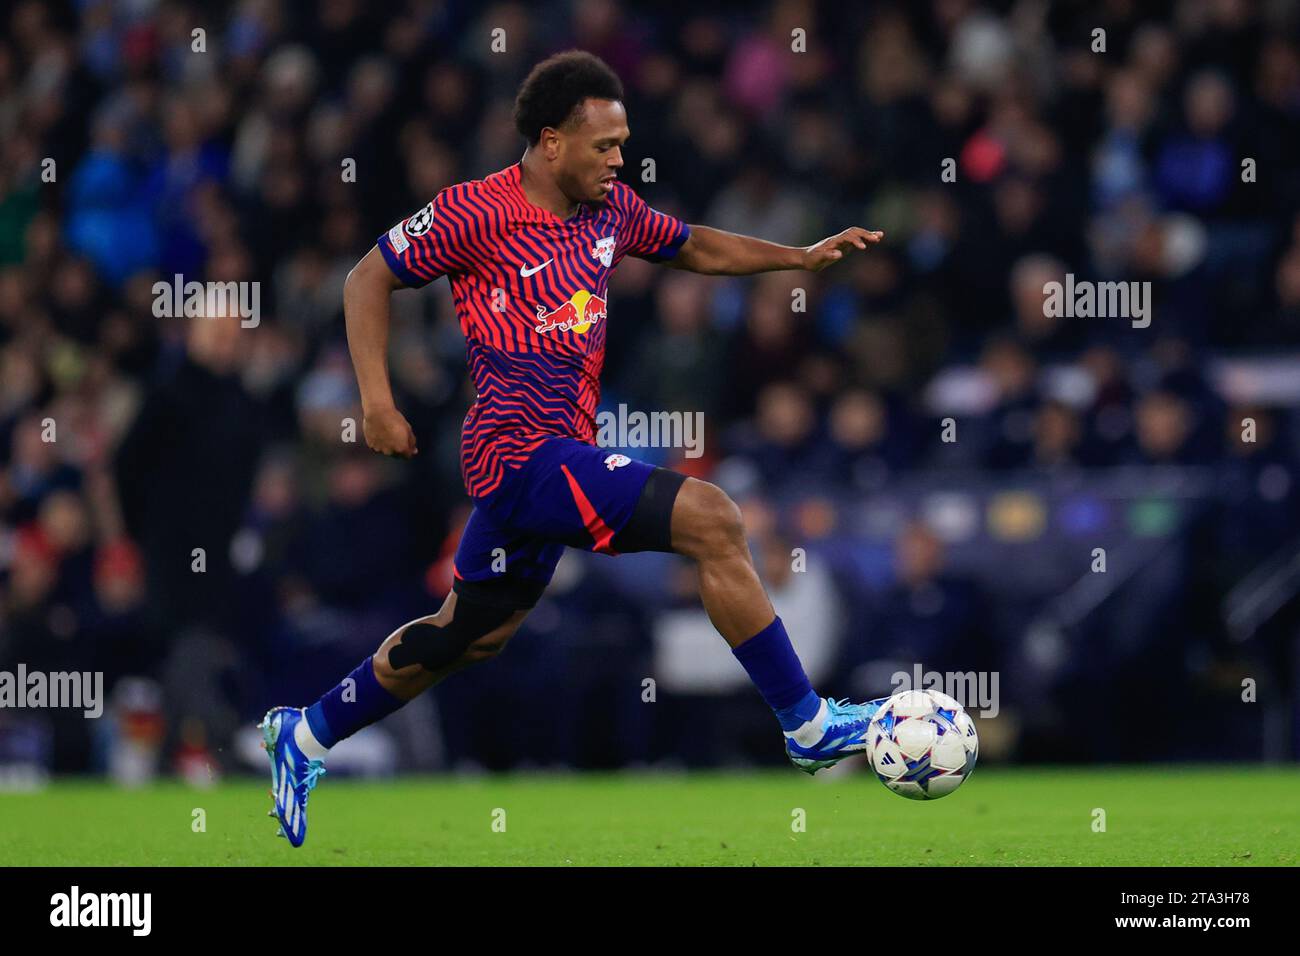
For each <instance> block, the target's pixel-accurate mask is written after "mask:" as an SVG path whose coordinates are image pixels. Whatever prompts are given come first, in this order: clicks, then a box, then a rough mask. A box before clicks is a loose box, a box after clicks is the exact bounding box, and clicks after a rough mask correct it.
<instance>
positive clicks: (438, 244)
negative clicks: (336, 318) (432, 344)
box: [343, 183, 485, 458]
mask: <svg viewBox="0 0 1300 956" xmlns="http://www.w3.org/2000/svg"><path fill="white" fill-rule="evenodd" d="M482 208H483V207H482V205H481V203H479V202H478V201H477V200H476V197H475V196H474V195H473V194H472V186H471V185H470V184H465V183H462V184H460V185H457V186H452V187H449V188H447V189H444V190H443V191H442V192H440V193H439V194H438V195H437V196H435V197H434V199H433V201H432V202H430V203H428V204H427V205H426V206H425V207H424V208H423V209H421V210H419V211H418V212H417V213H415V215H413V216H411V217H410V218H408V219H404V220H403V221H401V222H399V223H398V224H397V225H395V226H393V228H392V229H389V230H388V232H386V233H384V234H383V235H382V236H380V237H379V241H378V242H377V243H375V246H374V248H373V249H371V250H370V251H369V252H368V253H366V256H365V258H363V259H362V260H361V261H360V262H359V263H357V266H356V268H354V269H353V270H352V271H351V272H350V273H348V279H347V282H346V283H345V284H344V286H343V316H344V321H345V322H346V324H347V330H348V350H349V351H350V352H351V353H352V365H353V367H354V368H355V369H356V373H357V385H358V386H359V387H360V389H361V411H362V414H363V415H364V419H363V422H362V431H363V432H364V434H365V436H366V444H367V445H368V446H369V447H371V448H373V449H374V450H375V451H377V452H380V453H382V454H385V455H400V456H401V457H403V458H410V457H411V456H412V455H414V454H416V452H417V451H418V449H417V448H416V447H415V433H414V432H413V431H412V430H411V426H410V424H409V423H408V422H407V421H406V418H405V417H403V415H402V413H401V412H399V411H398V410H397V405H396V403H395V402H394V401H393V389H392V386H391V385H390V384H389V381H388V317H389V297H390V296H391V295H392V294H393V292H394V291H395V290H397V289H404V288H405V289H418V288H421V287H422V286H425V285H427V284H428V283H429V282H432V281H433V280H434V279H436V278H438V277H439V276H441V275H446V274H448V273H456V272H465V271H467V270H469V269H470V268H472V266H473V263H474V257H475V255H476V254H477V253H478V250H479V249H480V247H481V246H482V244H483V241H484V240H483V236H484V231H485V222H484V217H483V216H482V214H481V213H482Z"/></svg>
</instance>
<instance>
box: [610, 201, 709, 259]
mask: <svg viewBox="0 0 1300 956" xmlns="http://www.w3.org/2000/svg"><path fill="white" fill-rule="evenodd" d="M616 188H619V189H620V192H621V193H622V195H621V196H620V200H621V204H622V207H623V208H622V212H623V215H624V217H625V219H626V225H625V226H624V228H623V232H624V236H623V239H624V243H625V245H624V247H623V249H622V252H623V254H624V255H629V256H635V257H636V258H638V259H648V260H650V261H651V262H666V261H667V260H669V259H672V258H673V257H674V256H676V255H677V250H679V249H681V247H682V243H684V242H685V241H686V240H687V239H688V238H689V237H690V235H691V227H690V226H688V225H687V224H686V223H684V222H682V221H681V220H680V219H678V218H677V217H676V216H670V215H668V214H667V213H663V212H660V211H659V210H658V209H652V208H651V207H650V206H648V205H646V203H645V201H644V200H643V199H642V198H641V197H640V196H638V195H637V194H636V193H635V192H633V191H632V190H631V189H630V188H628V187H626V186H623V185H622V184H621V183H620V184H619V185H618V187H616Z"/></svg>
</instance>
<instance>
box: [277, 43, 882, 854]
mask: <svg viewBox="0 0 1300 956" xmlns="http://www.w3.org/2000/svg"><path fill="white" fill-rule="evenodd" d="M622 100H623V86H622V84H621V82H620V81H619V79H618V77H617V76H616V75H615V74H614V72H613V71H612V70H611V69H610V68H609V67H608V66H607V65H606V64H605V63H604V62H603V61H602V60H600V59H598V58H597V57H595V56H592V55H590V54H588V53H584V52H580V51H569V52H566V53H561V54H558V55H556V56H553V57H551V58H549V59H547V60H545V61H543V62H542V63H540V64H538V65H537V66H536V67H535V68H534V69H533V70H532V72H531V73H530V74H529V76H528V78H527V79H526V80H525V81H524V83H523V85H522V86H521V88H520V90H519V93H518V96H517V98H516V101H515V109H514V119H515V126H516V128H517V129H518V131H519V133H520V134H521V135H522V136H523V137H524V139H525V141H526V142H527V148H526V149H525V150H524V154H523V158H522V159H521V160H520V161H519V162H518V163H515V164H514V165H513V166H509V167H507V168H506V169H503V170H501V171H499V172H496V173H493V174H492V175H490V176H488V177H487V178H485V179H481V180H474V181H472V182H465V183H459V184H457V185H454V186H449V187H447V188H446V189H444V190H442V191H441V192H440V193H438V195H437V196H435V197H434V199H433V201H432V202H430V203H429V204H428V205H427V206H425V207H424V208H423V209H421V210H420V211H419V212H417V213H415V214H414V215H413V216H411V217H410V218H409V219H406V220H405V221H403V222H401V223H398V224H397V225H395V226H393V228H392V229H390V230H389V231H388V232H387V233H385V234H384V235H382V236H380V237H379V239H378V242H377V243H376V245H375V246H374V248H372V249H371V250H370V251H369V252H368V253H367V254H366V255H365V257H364V258H362V260H361V261H360V262H359V263H357V265H356V267H355V268H354V269H353V270H352V271H351V272H350V273H349V275H348V278H347V282H346V284H345V286H344V290H343V309H344V316H345V321H346V325H347V336H348V346H349V349H350V351H351V355H352V363H353V366H354V367H355V369H356V375H357V382H358V384H359V386H360V390H361V404H362V411H363V413H364V424H363V430H364V433H365V438H366V444H367V445H368V446H369V447H370V448H371V449H373V450H374V451H377V452H380V453H382V454H386V455H394V456H400V457H402V458H410V457H411V456H413V455H415V454H416V453H417V448H416V442H415V434H414V432H412V430H411V426H410V425H409V424H408V423H407V421H406V419H405V418H404V417H403V416H402V413H401V411H399V410H398V408H397V407H396V405H395V403H394V401H393V394H392V389H391V387H390V385H389V379H388V368H387V350H388V325H389V297H390V296H391V294H392V293H393V292H394V291H395V290H397V289H401V288H419V287H421V286H423V285H425V284H427V283H429V282H431V281H433V280H434V279H437V278H438V277H439V276H442V275H446V276H447V277H448V280H449V281H450V283H451V290H452V295H453V298H454V301H455V307H456V314H457V316H458V318H459V320H460V327H461V331H462V332H463V333H464V336H465V342H466V349H467V355H468V361H469V369H470V374H471V375H472V376H473V379H474V385H475V388H476V391H477V397H476V399H475V401H474V403H473V406H472V407H471V408H470V410H469V414H468V415H466V417H465V422H464V427H463V430H462V435H461V475H462V478H463V479H464V483H465V490H466V491H467V492H468V493H469V495H470V497H471V498H472V499H473V502H474V509H473V512H472V513H471V515H470V518H469V521H468V523H467V524H466V526H465V530H464V532H463V533H462V535H461V539H460V544H459V547H458V549H457V551H456V557H455V561H454V563H453V572H454V574H453V581H452V588H451V592H450V593H449V594H448V595H447V598H446V601H445V602H444V603H443V605H442V607H441V608H440V609H439V610H438V612H437V613H436V614H431V615H428V616H426V617H421V618H418V619H417V620H414V621H411V622H409V623H407V624H403V625H402V626H401V627H399V628H398V629H397V630H395V631H394V632H393V633H392V634H390V635H389V636H388V637H387V638H386V639H385V640H384V641H383V643H382V644H380V646H379V648H378V650H376V651H375V653H374V655H373V656H371V657H368V658H366V660H364V661H362V662H361V664H360V665H358V666H357V668H356V669H355V670H354V671H352V673H351V674H349V675H348V676H347V677H346V678H344V679H343V680H342V681H341V682H340V683H339V685H338V686H336V687H335V688H334V689H332V690H330V691H329V692H327V693H326V694H325V695H324V696H322V697H321V698H320V700H318V701H317V702H316V703H314V704H312V705H311V706H310V707H306V708H296V707H275V708H273V709H272V710H271V711H270V712H268V713H267V715H266V717H265V718H264V719H263V721H262V723H261V725H260V727H261V730H262V735H263V741H264V746H265V747H266V749H267V752H268V754H269V756H270V759H271V782H272V795H273V798H274V801H275V810H274V815H275V816H276V817H277V818H278V819H279V821H280V827H281V832H282V833H283V835H285V836H287V837H288V839H289V842H290V843H291V844H292V845H293V846H301V845H302V843H303V841H304V840H305V839H306V836H307V798H308V795H309V793H310V792H311V791H312V789H313V788H314V787H315V786H316V784H317V782H318V780H319V778H320V776H321V775H322V774H324V772H325V765H324V761H325V759H326V756H327V754H328V753H329V750H330V748H331V747H333V746H334V745H335V744H337V743H338V742H339V741H340V740H343V739H344V738H346V737H349V736H351V735H352V734H355V733H356V732H357V731H358V730H360V729H361V728H362V727H365V726H367V725H369V724H372V723H374V722H375V721H377V720H380V719H381V718H383V717H386V716H387V715H389V714H391V713H392V712H393V711H395V710H397V709H398V708H399V707H401V706H402V705H403V704H405V703H406V702H407V701H409V700H411V699H413V698H414V697H416V696H417V695H419V694H422V693H423V692H424V691H426V690H428V689H429V688H430V687H432V686H434V685H435V684H437V683H439V682H440V681H442V680H443V679H445V678H446V677H448V676H450V675H451V674H454V673H455V672H456V671H459V670H461V669H462V668H465V667H467V666H469V665H470V664H473V663H475V662H478V661H483V660H487V659H489V658H491V657H494V656H495V655H497V654H499V653H500V652H501V650H502V649H503V648H504V647H505V646H506V643H507V642H508V641H509V640H510V638H511V636H512V635H513V634H514V633H515V631H517V630H518V629H519V625H520V624H522V623H523V621H524V619H525V618H526V617H527V616H528V613H529V611H530V609H531V608H532V607H533V606H534V605H535V604H536V603H537V601H538V599H539V598H540V597H541V595H542V592H543V591H545V590H546V586H547V584H548V583H549V582H550V580H551V575H552V573H553V572H554V570H555V566H556V564H557V562H558V561H559V559H560V556H561V554H562V553H563V552H564V549H565V548H566V547H571V548H582V549H584V550H587V551H597V552H600V553H602V554H608V555H619V554H627V553H631V552H637V551H669V552H673V553H676V554H680V555H683V556H685V557H687V558H689V559H690V560H692V561H694V562H696V563H697V564H698V565H699V582H700V599H701V601H702V602H703V604H704V609H705V611H706V612H707V613H708V615H709V620H710V621H711V622H712V623H713V626H714V627H715V628H717V630H718V633H719V634H721V635H722V637H723V639H724V640H726V642H727V643H728V644H729V645H730V646H731V648H732V652H733V653H734V654H735V656H736V659H737V660H738V661H739V662H740V663H741V665H742V666H743V667H744V668H745V671H746V672H747V673H748V674H749V676H750V678H751V680H753V682H754V685H755V687H756V688H757V689H758V692H759V693H760V694H761V695H762V696H763V698H764V700H766V701H767V703H768V704H769V705H770V706H771V708H772V710H773V711H774V712H775V714H776V718H777V721H778V722H779V723H780V725H781V729H782V731H783V732H784V734H785V748H786V751H787V753H788V754H789V757H790V760H791V761H792V762H793V763H794V764H795V765H796V766H798V767H800V768H801V769H803V770H805V771H807V772H808V773H815V772H816V771H817V770H819V769H821V768H823V767H829V766H831V765H833V764H835V763H837V762H839V761H840V760H842V759H843V758H844V757H846V756H848V755H849V754H852V753H857V752H860V751H862V750H864V749H865V747H866V742H865V736H866V730H867V725H868V723H869V722H870V720H871V717H872V715H873V714H874V713H875V711H876V709H877V708H878V706H879V704H880V701H871V702H868V703H865V704H852V703H849V702H848V701H836V700H833V699H830V698H823V697H821V696H820V695H819V694H818V693H817V692H816V691H814V690H813V688H812V686H811V684H810V683H809V681H808V677H807V675H806V674H805V673H804V670H803V666H802V665H801V664H800V662H799V658H798V656H797V655H796V654H795V651H794V648H793V647H792V646H791V644H790V639H789V637H787V635H786V630H785V625H784V624H783V623H782V621H781V619H780V618H779V617H778V616H777V615H776V613H775V612H774V610H773V608H772V603H771V601H769V600H768V597H767V594H766V592H765V591H764V590H763V585H762V584H761V583H760V581H759V578H758V574H757V573H756V572H755V570H754V562H753V559H752V558H751V556H750V553H749V546H748V544H747V542H746V539H745V533H744V527H743V524H742V521H741V513H740V509H739V508H738V507H737V506H736V503H735V502H734V501H732V500H731V498H729V497H728V496H727V494H726V493H725V492H723V491H722V490H721V489H719V488H718V487H717V486H715V485H712V484H709V483H708V482H705V481H700V480H697V479H695V478H688V477H686V476H684V475H681V474H678V473H677V472H674V471H671V470H669V469H666V468H661V467H656V466H653V465H650V464H647V463H645V462H641V461H636V460H635V459H631V458H628V457H627V456H625V455H615V454H608V453H606V452H605V451H603V450H602V449H600V448H598V447H596V445H595V435H596V419H595V414H596V407H597V404H598V403H599V400H600V372H601V367H602V365H603V362H604V356H605V334H606V328H607V325H608V322H609V316H608V314H607V309H606V301H607V297H608V293H607V292H606V289H607V286H608V284H609V276H610V273H611V272H612V271H613V270H614V268H615V267H616V266H617V265H618V264H619V262H620V261H621V260H622V259H623V257H624V256H635V257H637V258H640V259H646V260H649V261H651V262H662V263H664V264H665V265H667V266H669V267H670V268H674V269H685V270H688V271H690V272H698V273H702V274H705V275H751V274H753V273H759V272H772V271H775V270H781V269H803V270H807V271H810V272H819V271H821V270H822V269H824V268H826V267H827V266H829V265H831V264H832V263H835V262H837V261H839V260H840V259H841V258H843V257H844V255H845V254H847V253H848V252H851V251H852V250H854V249H865V248H866V247H867V244H868V243H875V242H879V241H880V240H881V238H882V233H880V232H871V231H868V230H866V229H861V228H858V227H853V228H850V229H846V230H844V231H843V232H841V233H839V234H838V235H834V236H831V237H830V238H828V239H823V240H822V241H821V242H818V243H816V244H814V245H811V246H807V247H803V248H799V247H794V246H782V245H778V244H776V243H772V242H766V241H764V240H761V239H755V238H751V237H748V236H739V235H734V234H732V233H727V232H722V231H720V230H717V229H710V228H708V227H707V226H695V225H687V224H686V223H684V222H682V221H680V220H678V219H675V218H674V217H672V216H669V215H666V214H664V213H661V212H658V211H657V210H655V209H652V208H650V207H649V206H647V205H646V204H645V203H644V202H643V201H642V200H641V199H640V198H638V196H637V195H636V193H634V192H633V191H632V190H631V189H630V188H629V187H628V186H626V185H624V184H623V183H621V182H619V180H618V172H619V170H620V169H621V168H622V166H623V154H622V147H623V145H624V144H625V143H626V142H627V139H628V135H629V130H628V124H627V113H626V111H625V110H624V108H623V102H622ZM497 549H501V551H500V552H497V555H499V554H500V553H502V552H503V553H504V554H505V565H504V570H502V571H500V572H499V573H498V570H496V568H494V561H493V559H494V552H496V551H497ZM499 566H500V562H497V567H499Z"/></svg>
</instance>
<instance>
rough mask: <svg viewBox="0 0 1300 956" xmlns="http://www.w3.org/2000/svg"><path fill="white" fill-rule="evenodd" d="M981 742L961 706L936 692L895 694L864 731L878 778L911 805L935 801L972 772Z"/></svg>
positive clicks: (923, 691)
mask: <svg viewBox="0 0 1300 956" xmlns="http://www.w3.org/2000/svg"><path fill="white" fill-rule="evenodd" d="M979 748H980V741H979V736H978V735H977V734H976V733H975V721H973V720H971V718H970V714H968V713H966V711H965V709H964V708H963V707H962V705H961V704H959V703H957V701H956V700H954V699H953V698H952V697H949V696H948V695H947V694H943V693H940V692H939V691H936V690H905V691H899V692H898V693H897V694H895V695H894V696H893V697H891V698H889V700H887V701H886V702H885V703H884V704H883V705H881V708H880V710H878V711H876V715H875V717H873V718H872V720H871V723H870V725H869V726H868V727H867V756H868V757H869V758H870V760H871V767H872V769H873V770H874V771H875V772H876V776H877V777H879V778H880V782H881V783H883V784H884V785H885V786H886V787H888V788H889V789H890V790H892V791H894V793H896V794H898V795H899V796H902V797H907V798H908V799H910V800H937V799H938V798H939V797H946V796H947V795H948V794H950V793H952V792H953V791H954V790H956V789H957V788H958V787H960V786H961V785H962V781H964V780H965V779H966V778H967V777H969V776H970V774H971V771H972V770H974V769H975V759H976V757H978V756H979Z"/></svg>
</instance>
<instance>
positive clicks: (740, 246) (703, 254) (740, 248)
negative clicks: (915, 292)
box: [666, 226, 885, 276]
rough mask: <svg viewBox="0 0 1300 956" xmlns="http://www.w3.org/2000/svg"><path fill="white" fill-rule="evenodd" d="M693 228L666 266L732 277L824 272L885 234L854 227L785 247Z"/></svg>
mask: <svg viewBox="0 0 1300 956" xmlns="http://www.w3.org/2000/svg"><path fill="white" fill-rule="evenodd" d="M690 230H691V232H690V236H689V237H688V238H687V240H686V241H685V242H684V243H682V247H681V248H680V249H678V250H677V255H676V256H674V257H673V258H672V259H669V260H668V261H667V262H666V265H668V266H671V267H672V268H674V269H685V270H686V271H688V272H699V273H702V274H704V275H728V276H744V275H752V274H754V273H756V272H776V271H779V270H782V269H804V270H807V271H808V272H821V271H822V270H823V269H825V268H826V267H827V266H829V265H832V264H833V263H836V262H839V261H840V260H841V259H843V258H844V256H845V255H847V254H848V253H849V252H851V251H852V250H854V249H865V248H867V245H868V244H874V243H877V242H879V241H880V240H881V239H883V238H884V237H885V234H884V233H883V232H880V231H878V230H877V231H872V230H870V229H863V228H862V227H861V226H852V227H850V228H848V229H845V230H844V231H843V232H840V233H836V234H835V235H833V236H828V237H827V238H825V239H823V240H821V241H820V242H815V243H813V244H812V245H811V246H783V245H780V244H778V243H775V242H768V241H767V240H765V239H755V238H754V237H753V236H741V235H737V234H736V233H734V232H723V231H722V230H721V229H712V228H710V227H708V226H691V227H690Z"/></svg>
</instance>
